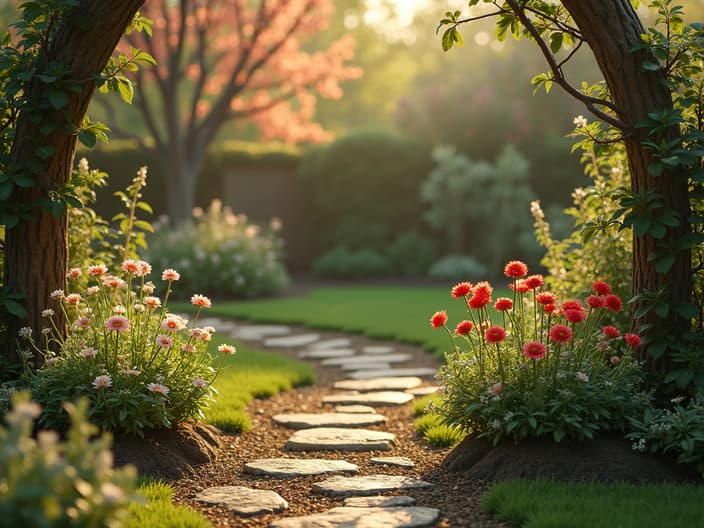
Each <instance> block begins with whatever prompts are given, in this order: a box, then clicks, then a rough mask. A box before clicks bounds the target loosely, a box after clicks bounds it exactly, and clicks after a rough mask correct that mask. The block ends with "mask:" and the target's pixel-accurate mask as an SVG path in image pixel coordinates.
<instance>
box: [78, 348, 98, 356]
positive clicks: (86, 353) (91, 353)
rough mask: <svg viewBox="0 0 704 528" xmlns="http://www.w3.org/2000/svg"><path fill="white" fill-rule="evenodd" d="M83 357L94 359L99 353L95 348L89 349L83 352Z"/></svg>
mask: <svg viewBox="0 0 704 528" xmlns="http://www.w3.org/2000/svg"><path fill="white" fill-rule="evenodd" d="M81 355H82V356H83V357H84V358H92V357H95V356H97V355H98V351H97V350H96V349H95V348H93V347H88V348H84V349H83V350H81Z"/></svg>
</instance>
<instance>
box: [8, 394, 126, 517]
mask: <svg viewBox="0 0 704 528" xmlns="http://www.w3.org/2000/svg"><path fill="white" fill-rule="evenodd" d="M64 405H65V408H66V411H67V413H68V415H69V416H70V418H71V427H70V429H69V430H68V433H67V435H66V439H65V440H60V439H59V435H58V434H57V433H56V432H54V431H39V432H38V434H37V435H36V438H35V437H33V436H32V422H33V419H34V418H36V417H37V416H38V415H39V413H40V412H41V409H40V406H39V405H38V404H36V403H33V402H30V401H29V395H28V394H27V393H19V394H17V395H15V397H14V398H13V409H12V410H11V411H10V412H9V413H8V414H6V415H5V423H6V426H2V425H0V486H1V487H2V493H0V515H1V516H2V523H3V525H4V526H37V527H50V526H72V527H77V528H80V527H85V528H96V527H119V526H122V525H123V521H124V520H125V517H126V516H127V509H126V508H127V506H128V505H129V504H130V503H133V502H134V501H135V500H138V497H137V496H136V495H135V494H134V489H135V481H136V472H135V471H134V468H132V467H125V468H121V469H113V468H112V455H111V453H110V437H109V436H108V435H105V434H104V435H102V436H101V437H99V438H97V439H93V440H91V438H92V437H93V436H94V435H95V433H96V428H95V426H93V425H91V424H90V423H89V422H88V421H87V420H86V410H87V406H88V404H87V402H86V401H85V400H83V401H81V402H80V403H78V405H76V406H74V405H72V404H64Z"/></svg>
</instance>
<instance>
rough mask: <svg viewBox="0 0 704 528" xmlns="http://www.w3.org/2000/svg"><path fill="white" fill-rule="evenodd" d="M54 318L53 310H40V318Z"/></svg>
mask: <svg viewBox="0 0 704 528" xmlns="http://www.w3.org/2000/svg"><path fill="white" fill-rule="evenodd" d="M53 316H54V310H52V309H51V308H47V309H46V310H42V317H53Z"/></svg>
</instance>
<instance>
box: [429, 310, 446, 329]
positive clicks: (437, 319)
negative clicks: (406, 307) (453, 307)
mask: <svg viewBox="0 0 704 528" xmlns="http://www.w3.org/2000/svg"><path fill="white" fill-rule="evenodd" d="M446 322H447V312H445V310H442V311H439V312H435V313H434V314H433V316H432V317H431V318H430V326H432V327H433V328H440V327H441V326H444V325H445V323H446Z"/></svg>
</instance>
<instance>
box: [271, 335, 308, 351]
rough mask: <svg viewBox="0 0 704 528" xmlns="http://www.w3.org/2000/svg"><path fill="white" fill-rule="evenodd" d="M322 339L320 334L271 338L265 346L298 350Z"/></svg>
mask: <svg viewBox="0 0 704 528" xmlns="http://www.w3.org/2000/svg"><path fill="white" fill-rule="evenodd" d="M319 339H320V335H319V334H298V335H292V336H284V337H270V338H269V339H265V340H264V346H268V347H280V348H297V347H303V346H307V345H310V344H312V343H315V342H316V341H318V340H319Z"/></svg>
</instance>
